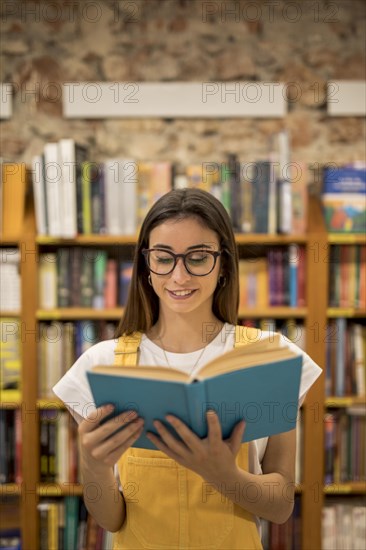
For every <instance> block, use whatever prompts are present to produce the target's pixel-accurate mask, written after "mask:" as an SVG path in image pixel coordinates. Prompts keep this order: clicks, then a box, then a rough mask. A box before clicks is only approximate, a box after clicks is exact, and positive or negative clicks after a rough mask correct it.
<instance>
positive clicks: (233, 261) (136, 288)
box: [115, 189, 239, 338]
mask: <svg viewBox="0 0 366 550" xmlns="http://www.w3.org/2000/svg"><path fill="white" fill-rule="evenodd" d="M187 218H194V219H197V220H198V221H199V222H201V223H202V224H203V225H205V226H206V227H208V228H209V229H211V230H212V231H215V233H216V234H217V236H218V240H219V245H220V250H221V252H222V254H221V274H222V276H223V279H222V280H223V281H224V283H223V284H220V282H219V283H218V285H217V287H216V290H215V292H214V296H213V303H212V312H213V314H214V315H215V316H216V317H217V318H218V319H219V320H220V321H223V322H228V323H231V324H236V322H237V315H238V305H239V278H238V250H237V246H236V243H235V237H234V233H233V229H232V225H231V221H230V218H229V216H228V214H227V212H226V210H225V208H224V207H223V205H222V204H221V202H220V201H219V200H217V199H216V198H215V197H214V196H213V195H211V193H207V192H206V191H202V190H200V189H176V190H173V191H170V192H169V193H166V194H165V195H163V196H162V197H161V198H160V199H159V200H158V201H157V202H156V203H155V204H154V205H153V206H152V207H151V209H150V210H149V212H148V213H147V215H146V217H145V220H144V222H143V224H142V226H141V229H140V234H139V237H138V241H137V245H136V249H135V256H134V263H133V272H132V279H131V284H130V290H129V295H128V299H127V305H126V307H125V311H124V314H123V316H122V318H121V321H120V323H119V325H118V327H117V330H116V334H115V336H116V338H117V337H119V336H121V335H122V334H131V333H132V332H135V331H141V332H146V331H148V330H149V329H150V328H151V327H152V326H153V325H154V324H155V323H156V322H157V320H158V317H159V299H158V297H157V295H156V294H155V292H154V290H153V288H152V286H151V285H150V284H149V281H148V276H149V270H148V268H147V266H146V263H145V259H144V257H143V255H142V253H141V251H142V250H143V249H144V248H149V237H150V232H151V231H152V230H153V229H154V228H155V227H157V226H158V225H160V224H162V223H164V222H166V221H167V220H173V219H174V220H182V219H187ZM220 279H221V277H220Z"/></svg>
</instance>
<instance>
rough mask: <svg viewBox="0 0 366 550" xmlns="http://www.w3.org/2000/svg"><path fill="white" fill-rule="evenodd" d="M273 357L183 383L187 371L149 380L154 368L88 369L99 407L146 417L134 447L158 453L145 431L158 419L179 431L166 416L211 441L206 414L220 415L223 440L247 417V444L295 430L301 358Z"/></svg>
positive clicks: (292, 355)
mask: <svg viewBox="0 0 366 550" xmlns="http://www.w3.org/2000/svg"><path fill="white" fill-rule="evenodd" d="M248 347H249V346H248ZM268 356H269V357H268V362H265V363H264V364H263V363H262V364H258V365H255V366H245V368H237V369H235V370H231V371H230V372H221V373H219V374H214V375H212V376H210V375H209V374H206V375H205V378H202V377H201V378H198V376H197V377H195V378H192V377H191V378H189V379H187V380H186V381H184V380H182V373H180V374H181V376H180V378H181V379H180V380H179V379H178V380H172V379H170V380H162V379H156V378H148V377H147V376H148V369H149V367H127V368H124V369H121V368H119V367H113V366H110V367H100V371H103V372H100V371H99V372H96V371H95V370H94V371H89V372H88V373H87V377H88V381H89V384H90V388H91V391H92V394H93V396H94V400H95V404H96V406H97V407H100V406H102V405H104V404H107V403H112V404H113V405H114V406H115V410H114V412H113V416H116V415H118V414H119V413H121V412H123V411H126V410H135V411H137V412H138V414H139V416H141V417H142V418H144V419H145V425H144V431H143V433H142V435H141V436H140V438H139V439H138V440H137V441H136V442H135V443H134V445H133V446H134V447H139V448H143V449H155V446H154V444H153V443H152V442H151V441H150V440H149V439H148V438H147V437H146V431H152V432H154V433H157V432H156V429H155V428H154V426H153V421H154V420H155V419H158V420H161V421H162V422H164V424H165V426H166V427H167V428H168V429H169V430H170V431H172V432H173V433H174V430H173V428H172V427H171V426H170V424H169V423H168V422H166V421H165V416H166V415H167V414H173V415H175V416H177V417H178V418H180V419H181V420H182V421H183V422H185V423H186V424H187V425H188V426H189V427H190V428H191V429H192V430H193V431H194V432H195V433H196V434H197V435H198V436H199V437H200V438H204V437H206V436H207V422H206V411H207V410H214V411H215V412H216V413H217V414H218V416H219V419H220V422H221V426H222V433H223V438H224V439H225V438H227V437H229V436H230V434H231V432H232V430H233V428H234V426H235V424H236V423H237V422H239V421H240V420H241V419H242V418H244V419H245V422H246V428H245V432H244V438H243V441H244V442H247V441H252V440H254V439H259V438H262V437H269V436H271V435H275V434H278V433H281V432H287V431H289V430H292V429H294V428H295V427H296V418H297V412H298V396H299V387H300V379H301V369H302V357H301V356H298V355H295V354H292V353H291V356H290V357H286V356H285V358H283V359H277V360H275V361H271V354H268ZM215 361H216V362H217V360H215ZM150 368H151V370H152V371H153V370H154V369H155V367H150ZM127 369H128V372H127V374H126V371H127ZM140 369H143V371H144V375H143V377H142V376H141V375H140V374H139V375H137V371H139V370H140ZM121 370H123V371H124V372H123V374H121ZM118 371H119V372H118ZM160 371H161V369H160ZM113 372H115V374H114V373H113ZM135 373H136V374H135ZM146 373H147V374H146ZM171 375H172V371H171V370H170V371H169V376H171ZM116 429H118V426H117V427H116ZM122 429H123V428H122ZM175 435H176V437H178V435H177V434H175Z"/></svg>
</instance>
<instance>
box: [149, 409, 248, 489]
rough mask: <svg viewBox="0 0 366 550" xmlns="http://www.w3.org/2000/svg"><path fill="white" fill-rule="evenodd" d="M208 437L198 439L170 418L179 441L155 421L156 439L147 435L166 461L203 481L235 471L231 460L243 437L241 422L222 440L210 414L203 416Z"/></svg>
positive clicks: (168, 416)
mask: <svg viewBox="0 0 366 550" xmlns="http://www.w3.org/2000/svg"><path fill="white" fill-rule="evenodd" d="M206 417H207V424H208V435H207V437H206V438H204V439H200V438H199V437H198V436H197V435H196V434H195V433H194V432H192V430H190V429H189V428H188V426H187V425H186V424H184V422H182V421H181V420H179V419H178V418H176V417H175V416H172V415H167V416H166V420H167V421H168V422H169V423H170V424H171V425H172V427H173V428H174V430H175V431H176V432H177V434H178V435H179V436H180V437H181V439H182V441H179V440H178V439H176V438H175V437H174V436H173V435H172V434H171V433H170V432H169V430H167V428H166V427H165V426H164V425H163V423H162V422H159V421H158V420H156V421H155V422H154V426H155V428H156V430H157V431H158V433H159V436H160V437H158V436H156V435H154V434H153V433H151V432H148V434H147V436H148V438H149V439H150V440H151V441H152V442H153V443H154V445H156V447H157V448H158V449H159V450H160V451H163V452H164V453H165V454H166V455H168V456H169V457H170V458H172V459H173V460H175V461H176V462H178V463H179V464H181V465H182V466H184V467H185V468H189V469H190V470H193V471H194V472H196V473H197V474H198V475H200V476H201V477H203V479H205V480H206V481H209V482H210V481H211V482H213V481H215V480H217V479H223V478H225V477H226V476H227V475H228V473H229V472H233V471H235V470H236V462H235V458H236V455H237V454H238V452H239V449H240V445H241V441H242V438H243V433H244V428H245V422H244V420H242V421H240V422H238V423H237V424H236V426H235V427H234V429H233V431H232V432H231V435H230V437H229V438H228V439H225V440H223V439H222V431H221V425H220V421H219V418H218V416H217V415H216V413H215V412H214V411H208V412H207V413H206Z"/></svg>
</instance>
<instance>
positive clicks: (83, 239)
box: [36, 234, 137, 246]
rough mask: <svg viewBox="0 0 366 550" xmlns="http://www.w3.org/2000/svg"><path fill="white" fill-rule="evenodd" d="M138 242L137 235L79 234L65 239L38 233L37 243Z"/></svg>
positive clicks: (54, 244)
mask: <svg viewBox="0 0 366 550" xmlns="http://www.w3.org/2000/svg"><path fill="white" fill-rule="evenodd" d="M136 242H137V236H136V235H98V234H88V235H77V236H76V237H74V238H71V239H65V238H61V237H49V236H43V235H38V236H37V237H36V243H37V244H39V245H44V246H62V245H73V246H77V245H84V246H94V245H126V244H131V245H135V244H136Z"/></svg>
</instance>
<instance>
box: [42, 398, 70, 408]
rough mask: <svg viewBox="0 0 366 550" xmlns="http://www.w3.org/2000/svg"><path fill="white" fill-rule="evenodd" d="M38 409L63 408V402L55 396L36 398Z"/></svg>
mask: <svg viewBox="0 0 366 550" xmlns="http://www.w3.org/2000/svg"><path fill="white" fill-rule="evenodd" d="M37 407H38V409H65V405H64V403H63V402H62V401H61V400H60V399H57V397H52V398H51V397H50V398H44V397H41V398H40V399H37Z"/></svg>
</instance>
